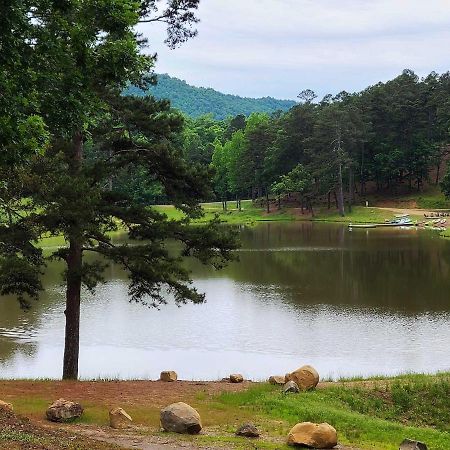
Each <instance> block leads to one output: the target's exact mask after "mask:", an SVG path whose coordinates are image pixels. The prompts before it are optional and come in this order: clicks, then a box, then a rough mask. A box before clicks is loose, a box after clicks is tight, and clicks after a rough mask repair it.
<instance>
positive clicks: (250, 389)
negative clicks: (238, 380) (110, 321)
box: [0, 373, 450, 450]
mask: <svg viewBox="0 0 450 450" xmlns="http://www.w3.org/2000/svg"><path fill="white" fill-rule="evenodd" d="M0 384H1V392H2V395H3V396H6V400H7V401H11V402H12V403H13V404H14V406H15V408H16V410H17V411H18V412H19V413H21V414H23V415H26V416H28V417H32V418H33V419H34V420H37V421H39V420H42V415H43V411H45V408H46V406H47V405H48V403H49V402H50V401H52V400H53V397H55V398H57V397H59V396H67V395H68V393H70V394H71V395H72V399H74V400H79V401H81V402H82V403H83V405H84V406H85V408H86V410H85V414H84V416H83V417H82V418H81V419H80V421H79V422H78V424H73V425H71V431H73V432H74V433H75V432H76V431H77V426H78V425H79V424H84V425H87V426H95V427H97V426H102V427H107V424H108V414H107V411H108V408H109V407H112V406H117V405H118V404H120V406H123V407H124V408H125V409H126V410H127V411H128V412H129V413H130V414H131V415H132V417H133V419H134V421H135V424H136V425H139V426H144V427H146V428H143V429H141V430H140V433H141V434H142V433H143V434H144V435H147V436H149V437H153V438H158V437H160V436H161V434H160V432H159V409H160V408H161V407H162V406H165V405H166V404H168V403H171V402H173V401H185V402H187V403H189V404H191V405H192V406H193V407H195V408H196V409H197V410H198V411H199V412H200V414H201V416H202V418H203V423H204V433H203V434H202V435H200V436H196V437H181V436H175V435H165V436H166V437H168V438H171V439H176V440H178V441H180V442H181V441H183V445H185V444H188V443H189V442H190V443H191V444H190V445H191V446H192V448H197V447H198V446H201V445H208V446H213V448H216V446H219V447H220V446H221V445H222V446H224V447H225V448H228V449H232V448H237V449H249V448H259V449H284V448H286V449H287V448H288V447H287V446H286V444H285V439H286V436H287V434H288V432H289V429H290V428H291V427H292V426H293V425H294V424H296V423H298V422H302V421H313V422H328V423H330V424H331V425H333V426H334V427H335V428H336V429H337V430H338V434H339V441H340V443H341V444H343V445H346V446H349V447H352V448H358V449H362V450H366V449H377V450H396V449H398V446H399V443H400V442H401V441H402V440H403V439H404V438H406V437H408V438H411V439H418V440H422V441H424V442H426V443H427V445H428V448H429V449H430V450H448V449H449V448H450V374H449V373H443V374H439V375H434V376H430V375H408V376H401V377H397V378H394V379H382V378H377V379H372V380H366V381H348V382H337V383H322V384H321V385H319V388H318V389H317V390H316V391H312V392H304V393H300V394H289V395H284V394H282V393H281V388H280V387H275V386H271V385H269V384H266V383H250V384H247V385H245V386H242V387H236V388H235V387H233V386H230V385H229V384H226V383H197V384H195V383H175V384H171V385H170V386H168V385H167V383H165V384H164V383H151V382H97V383H92V382H91V383H88V382H81V383H78V384H77V385H76V387H74V386H72V385H68V384H67V383H66V384H64V383H58V382H51V381H48V382H14V381H11V382H0ZM3 399H5V398H3ZM246 421H253V422H255V424H256V425H257V426H258V427H259V429H260V430H261V432H262V437H261V438H260V439H258V440H257V441H251V442H252V444H249V441H248V440H245V439H241V438H237V437H235V436H234V431H235V429H236V427H237V426H238V425H240V424H242V423H243V422H246ZM104 429H105V430H108V429H107V428H104ZM6 437H7V438H8V439H10V438H11V435H6ZM2 439H3V440H5V439H6V438H5V433H3V434H2V433H1V432H0V444H1V442H2ZM253 444H254V445H255V446H254V447H253ZM250 445H251V446H250ZM0 448H2V447H1V445H0ZM5 448H6V447H5ZM80 448H81V447H80ZM188 448H191V447H188Z"/></svg>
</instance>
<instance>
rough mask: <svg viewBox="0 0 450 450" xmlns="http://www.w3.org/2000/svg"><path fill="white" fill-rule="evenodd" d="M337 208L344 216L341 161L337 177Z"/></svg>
mask: <svg viewBox="0 0 450 450" xmlns="http://www.w3.org/2000/svg"><path fill="white" fill-rule="evenodd" d="M338 210H339V215H340V216H341V217H344V216H345V209H344V186H343V182H342V163H339V178H338Z"/></svg>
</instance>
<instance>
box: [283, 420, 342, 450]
mask: <svg viewBox="0 0 450 450" xmlns="http://www.w3.org/2000/svg"><path fill="white" fill-rule="evenodd" d="M287 443H288V445H292V446H296V445H300V446H304V447H312V448H333V447H335V446H336V445H337V433H336V430H335V429H334V428H333V427H332V426H331V425H328V424H327V423H321V424H317V423H311V422H303V423H298V424H297V425H295V426H294V428H292V430H291V431H290V432H289V436H288V441H287Z"/></svg>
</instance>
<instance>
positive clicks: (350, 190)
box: [348, 167, 354, 212]
mask: <svg viewBox="0 0 450 450" xmlns="http://www.w3.org/2000/svg"><path fill="white" fill-rule="evenodd" d="M353 194H354V184H353V169H352V168H351V167H350V168H349V172H348V210H349V212H352V206H353Z"/></svg>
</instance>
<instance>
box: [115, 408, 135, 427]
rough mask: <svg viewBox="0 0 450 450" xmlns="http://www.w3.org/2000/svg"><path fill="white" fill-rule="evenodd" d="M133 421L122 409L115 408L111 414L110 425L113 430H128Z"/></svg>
mask: <svg viewBox="0 0 450 450" xmlns="http://www.w3.org/2000/svg"><path fill="white" fill-rule="evenodd" d="M132 422H133V419H132V418H131V417H130V416H129V414H127V412H126V411H125V410H123V409H122V408H114V409H112V410H111V411H110V412H109V425H110V427H111V428H117V429H123V428H128V427H129V426H130V425H131V424H132Z"/></svg>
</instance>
